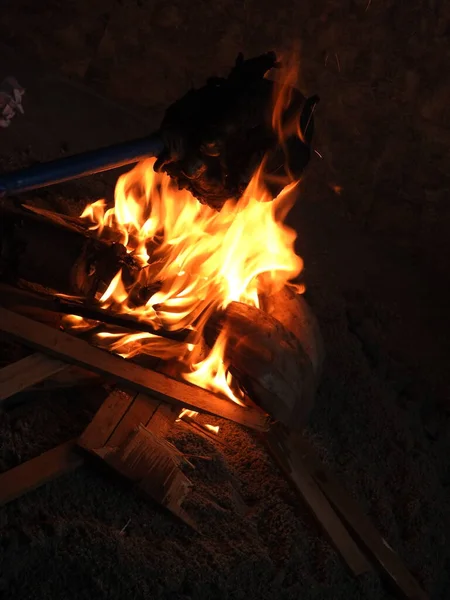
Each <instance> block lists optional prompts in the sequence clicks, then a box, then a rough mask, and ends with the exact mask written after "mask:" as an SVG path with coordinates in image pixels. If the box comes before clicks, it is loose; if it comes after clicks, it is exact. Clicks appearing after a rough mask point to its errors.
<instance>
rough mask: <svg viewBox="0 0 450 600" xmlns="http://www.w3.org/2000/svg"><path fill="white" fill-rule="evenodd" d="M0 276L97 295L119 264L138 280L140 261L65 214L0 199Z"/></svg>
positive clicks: (127, 275) (125, 273)
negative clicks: (56, 216) (60, 215)
mask: <svg viewBox="0 0 450 600" xmlns="http://www.w3.org/2000/svg"><path fill="white" fill-rule="evenodd" d="M0 214H1V225H0V228H1V246H0V278H1V279H2V280H3V281H5V280H6V281H9V282H17V281H18V280H20V279H23V280H25V281H28V282H31V283H36V284H39V285H41V286H44V287H47V288H52V289H54V290H57V291H58V292H60V293H64V294H70V295H81V296H84V297H87V298H94V296H95V294H96V293H97V292H100V293H102V292H103V291H105V289H106V288H107V286H108V285H109V283H110V281H111V279H112V278H113V277H114V275H116V273H117V272H118V271H119V269H122V273H123V279H124V281H125V283H130V284H131V283H132V282H134V281H135V280H136V278H137V275H138V272H139V266H138V265H137V263H136V262H135V261H134V260H133V258H132V257H130V255H129V254H127V251H126V248H125V247H124V246H123V245H121V244H119V243H115V242H108V241H104V240H99V239H96V238H94V237H93V236H92V235H90V233H89V231H88V230H84V231H83V229H82V228H80V227H72V226H70V225H68V224H67V223H65V222H64V220H63V219H59V220H58V219H52V220H50V219H48V218H47V216H45V217H44V216H42V215H40V214H37V213H35V212H31V211H29V210H26V209H24V208H22V207H20V206H17V205H16V206H15V207H14V208H12V206H11V204H7V203H6V201H5V200H3V201H2V203H1V205H0Z"/></svg>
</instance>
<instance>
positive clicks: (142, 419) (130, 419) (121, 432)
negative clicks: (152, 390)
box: [103, 394, 160, 446]
mask: <svg viewBox="0 0 450 600" xmlns="http://www.w3.org/2000/svg"><path fill="white" fill-rule="evenodd" d="M159 405H160V402H157V401H155V400H152V399H151V398H149V397H148V396H146V395H145V394H137V395H136V396H135V397H134V399H133V401H132V402H131V404H130V406H129V408H128V410H127V412H126V413H125V414H124V415H123V417H122V419H121V421H120V423H119V424H118V425H117V427H116V429H115V430H114V432H113V433H112V435H111V436H110V438H109V439H108V440H107V441H106V442H105V443H104V444H103V445H104V446H106V445H108V446H120V445H121V444H122V443H123V442H124V441H125V440H126V438H127V437H128V435H129V434H130V431H132V430H133V429H135V428H136V427H138V426H139V425H140V424H141V423H142V425H144V426H145V425H147V423H148V422H149V421H150V420H151V418H152V417H153V415H154V413H155V411H156V410H157V408H158V406H159Z"/></svg>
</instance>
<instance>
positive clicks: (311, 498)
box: [263, 426, 373, 576]
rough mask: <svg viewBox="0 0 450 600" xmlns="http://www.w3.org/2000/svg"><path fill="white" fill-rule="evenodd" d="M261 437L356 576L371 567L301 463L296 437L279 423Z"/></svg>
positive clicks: (370, 569) (369, 569)
mask: <svg viewBox="0 0 450 600" xmlns="http://www.w3.org/2000/svg"><path fill="white" fill-rule="evenodd" d="M263 439H264V442H265V444H266V447H267V448H268V450H269V452H270V454H271V455H272V456H273V458H274V459H275V460H276V462H277V463H278V465H279V466H280V468H281V469H282V471H283V472H284V474H285V475H286V476H287V477H288V479H289V480H290V481H291V482H292V484H293V486H294V489H295V490H296V492H297V493H298V494H299V496H300V497H301V498H302V500H303V501H304V502H305V503H306V504H307V506H308V508H309V509H310V510H311V513H312V515H313V516H314V518H315V519H316V521H317V523H318V524H319V526H320V527H321V528H322V530H323V532H324V533H325V534H326V536H327V537H328V538H329V540H330V541H331V543H332V544H333V546H334V547H335V548H336V550H337V551H338V552H339V554H340V555H341V556H342V558H343V559H344V561H345V563H346V564H347V566H348V567H349V568H350V570H351V571H352V573H353V574H354V575H355V576H359V575H362V574H363V573H367V572H369V571H372V570H373V569H372V566H371V564H370V563H369V561H368V560H367V558H366V556H365V555H364V554H363V552H362V551H361V550H360V548H359V547H358V546H357V544H356V543H355V541H354V540H353V538H352V537H351V535H350V534H349V532H348V530H347V529H346V527H345V525H344V524H343V522H342V521H341V519H340V518H339V516H338V515H337V514H336V512H335V510H334V509H333V507H332V506H331V504H330V502H329V501H328V499H327V498H326V496H325V494H324V493H323V492H322V490H321V489H320V487H319V486H318V484H317V483H316V481H315V480H314V478H313V476H312V475H311V474H310V473H309V471H308V470H307V468H306V467H305V465H304V464H303V461H302V459H301V453H300V452H299V451H298V448H296V445H295V437H294V436H293V435H292V434H291V433H289V434H286V433H285V432H284V430H283V429H282V428H281V427H277V426H274V427H273V428H272V429H271V430H270V431H269V432H268V433H266V434H264V436H263Z"/></svg>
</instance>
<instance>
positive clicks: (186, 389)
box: [0, 308, 268, 431]
mask: <svg viewBox="0 0 450 600" xmlns="http://www.w3.org/2000/svg"><path fill="white" fill-rule="evenodd" d="M0 330H1V331H3V332H4V333H7V334H8V335H9V336H10V337H11V338H13V339H15V340H17V341H20V342H22V343H23V344H26V345H27V346H30V347H32V348H36V349H37V350H40V351H42V352H45V353H46V354H49V355H50V356H54V357H55V358H58V359H62V360H65V361H66V362H69V363H71V364H76V365H79V366H81V367H84V368H86V369H88V370H90V371H94V372H96V373H100V374H101V375H103V376H105V377H107V378H109V379H111V380H113V381H116V382H119V383H121V384H123V385H124V386H128V387H129V388H131V389H134V390H136V391H138V392H144V393H148V394H150V395H151V396H154V397H155V398H157V399H159V400H163V401H164V402H168V403H169V404H175V405H178V406H180V407H183V406H184V407H186V408H188V409H190V410H195V411H200V412H205V413H209V414H212V415H216V416H219V417H223V418H225V419H229V420H231V421H235V422H236V423H240V424H241V425H245V426H246V427H250V428H253V429H257V430H260V431H264V430H266V429H267V427H268V417H267V415H265V414H264V413H262V412H261V411H259V410H257V409H254V408H250V407H242V406H239V405H237V404H235V403H233V402H231V401H228V400H222V399H220V398H218V397H217V396H215V395H214V394H212V393H211V392H208V391H206V390H204V389H202V388H198V387H194V386H191V385H188V384H187V383H182V382H181V381H177V380H175V379H172V378H171V377H168V376H167V375H163V374H162V373H157V372H155V371H151V370H149V369H144V368H142V367H139V366H138V365H135V364H133V363H131V362H129V361H127V360H125V359H123V358H120V357H119V356H114V355H112V354H109V353H108V352H105V351H104V350H100V349H99V348H95V347H93V346H91V345H90V344H88V343H87V342H85V341H84V340H81V339H78V338H75V337H73V336H71V335H68V334H67V333H64V332H62V331H56V330H54V329H51V328H50V327H47V326H46V325H42V324H41V323H37V322H36V321H33V320H31V319H28V318H26V317H23V316H21V315H18V314H16V313H14V312H11V311H9V310H6V309H5V308H0Z"/></svg>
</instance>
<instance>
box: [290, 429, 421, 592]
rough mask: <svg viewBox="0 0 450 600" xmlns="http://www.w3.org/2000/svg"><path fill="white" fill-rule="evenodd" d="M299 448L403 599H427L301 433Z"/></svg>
mask: <svg viewBox="0 0 450 600" xmlns="http://www.w3.org/2000/svg"><path fill="white" fill-rule="evenodd" d="M297 447H298V448H299V451H300V452H301V455H302V459H303V461H304V463H305V465H306V466H307V468H308V470H309V471H310V473H311V475H312V476H313V477H314V479H315V481H316V482H317V484H318V485H319V487H320V488H321V490H322V491H323V493H324V494H325V495H326V496H327V498H328V500H329V501H330V503H331V504H332V505H333V507H334V508H335V510H336V511H337V513H338V514H339V515H340V516H341V518H342V519H343V520H344V521H345V523H346V524H347V526H348V527H349V528H350V530H351V531H352V533H353V535H354V536H355V538H357V540H358V542H359V543H360V544H361V545H362V546H363V547H364V549H365V550H366V552H367V553H368V555H369V556H370V557H371V558H372V559H373V560H374V561H375V564H376V565H377V567H378V569H379V570H380V571H381V573H382V575H384V578H385V579H386V580H387V581H388V582H389V583H390V584H391V586H393V587H394V588H395V590H396V592H397V593H398V594H400V596H401V597H402V598H407V599H408V600H427V599H428V595H427V594H426V592H425V591H424V590H423V589H422V588H421V587H420V585H419V583H418V582H417V581H416V579H415V578H414V577H413V576H412V574H411V573H410V572H409V570H408V569H407V567H406V565H405V564H404V563H403V561H402V560H401V559H400V557H399V556H398V554H397V553H396V552H394V550H393V549H392V548H391V547H390V546H389V544H388V543H387V542H386V540H385V539H384V538H383V537H382V536H381V534H380V533H379V532H378V531H377V529H376V528H375V526H374V525H373V523H372V521H371V520H370V519H369V517H368V516H367V515H366V514H365V513H364V512H363V510H362V509H361V507H360V506H359V504H358V503H357V502H356V500H354V499H353V498H352V497H351V496H350V494H348V493H347V492H346V491H345V490H344V488H343V487H342V486H341V484H340V483H339V481H338V479H337V478H336V476H335V475H334V474H333V473H332V472H331V471H330V470H329V469H327V468H326V467H325V466H324V465H323V464H322V462H321V461H320V459H319V458H318V457H317V455H316V453H315V451H314V449H313V447H312V446H311V444H310V443H309V442H307V441H306V440H305V439H304V438H300V436H299V439H298V441H297Z"/></svg>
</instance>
